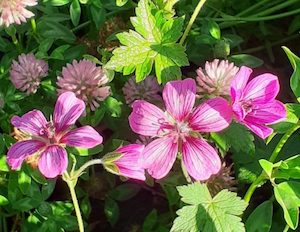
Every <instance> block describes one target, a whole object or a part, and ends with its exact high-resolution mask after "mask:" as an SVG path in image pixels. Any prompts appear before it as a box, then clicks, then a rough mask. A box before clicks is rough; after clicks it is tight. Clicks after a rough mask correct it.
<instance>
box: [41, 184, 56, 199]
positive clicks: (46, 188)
mask: <svg viewBox="0 0 300 232" xmlns="http://www.w3.org/2000/svg"><path fill="white" fill-rule="evenodd" d="M55 185H56V181H55V180H48V182H47V183H46V184H45V185H43V187H42V198H43V200H47V199H48V198H49V197H50V196H51V194H52V193H53V191H54V188H55Z"/></svg>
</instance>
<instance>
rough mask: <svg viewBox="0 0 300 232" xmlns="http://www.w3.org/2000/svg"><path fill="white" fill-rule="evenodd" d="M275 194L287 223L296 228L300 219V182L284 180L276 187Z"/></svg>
mask: <svg viewBox="0 0 300 232" xmlns="http://www.w3.org/2000/svg"><path fill="white" fill-rule="evenodd" d="M274 194H275V198H276V200H277V201H278V203H279V204H280V205H281V207H282V209H283V212H284V219H285V221H286V223H287V224H288V225H289V227H290V228H292V229H293V230H295V229H296V228H297V226H298V220H299V206H300V183H298V182H294V181H288V182H282V183H280V184H279V185H276V186H275V187H274Z"/></svg>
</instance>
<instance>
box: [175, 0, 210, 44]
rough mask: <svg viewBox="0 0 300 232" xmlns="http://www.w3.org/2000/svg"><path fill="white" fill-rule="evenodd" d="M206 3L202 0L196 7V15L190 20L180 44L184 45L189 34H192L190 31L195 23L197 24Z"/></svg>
mask: <svg viewBox="0 0 300 232" xmlns="http://www.w3.org/2000/svg"><path fill="white" fill-rule="evenodd" d="M205 2H206V0H200V1H199V3H198V5H197V6H196V8H195V10H194V13H193V14H192V17H191V18H190V21H189V23H188V25H187V26H186V28H185V31H184V33H183V36H182V37H181V39H180V41H179V44H181V45H182V44H183V43H184V41H185V39H186V37H187V36H188V34H189V32H190V30H191V28H192V26H193V23H194V22H195V20H196V18H197V16H198V14H199V12H200V10H201V8H202V6H203V5H204V3H205Z"/></svg>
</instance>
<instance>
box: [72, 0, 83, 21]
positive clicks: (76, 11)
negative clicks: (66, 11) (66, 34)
mask: <svg viewBox="0 0 300 232" xmlns="http://www.w3.org/2000/svg"><path fill="white" fill-rule="evenodd" d="M80 15H81V7H80V3H79V1H78V0H72V3H71V5H70V17H71V21H72V23H73V25H74V26H77V25H78V23H79V20H80Z"/></svg>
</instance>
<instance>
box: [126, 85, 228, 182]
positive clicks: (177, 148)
mask: <svg viewBox="0 0 300 232" xmlns="http://www.w3.org/2000/svg"><path fill="white" fill-rule="evenodd" d="M195 97H196V83H195V81H194V80H193V79H185V80H182V81H171V82H169V83H167V84H166V86H165V88H164V90H163V100H164V103H165V105H166V111H165V112H164V111H162V110H161V109H159V108H158V107H156V106H155V105H153V104H150V103H148V102H146V101H143V100H138V101H135V102H134V103H133V105H132V107H133V112H132V113H131V115H130V116H129V123H130V126H131V128H132V130H133V131H134V132H136V133H138V134H141V135H144V136H152V137H157V139H155V140H154V141H152V142H151V143H150V144H148V145H147V146H146V147H145V150H144V152H143V161H142V163H143V166H144V168H145V169H147V170H148V172H149V174H150V175H151V176H153V177H154V178H156V179H160V178H163V177H164V176H166V175H167V174H168V172H169V171H170V169H171V168H172V166H173V164H174V162H175V159H176V156H177V153H178V152H180V153H181V154H182V161H183V163H184V165H185V167H186V169H187V171H188V173H189V175H190V176H192V177H193V178H194V179H196V180H206V179H208V178H209V177H210V176H211V175H212V174H216V173H217V172H218V171H219V170H220V168H221V161H220V158H219V156H218V154H217V152H216V150H215V149H214V148H213V147H211V146H210V145H209V144H208V143H207V142H206V141H205V140H204V139H203V138H201V136H200V134H199V132H217V131H221V130H223V129H224V128H226V127H227V126H228V125H229V123H230V121H231V117H232V112H231V108H230V106H229V105H228V103H227V101H226V100H225V99H223V98H221V97H218V98H215V99H211V100H208V101H206V102H204V103H202V104H201V105H200V106H198V107H196V108H193V107H194V103H195Z"/></svg>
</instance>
